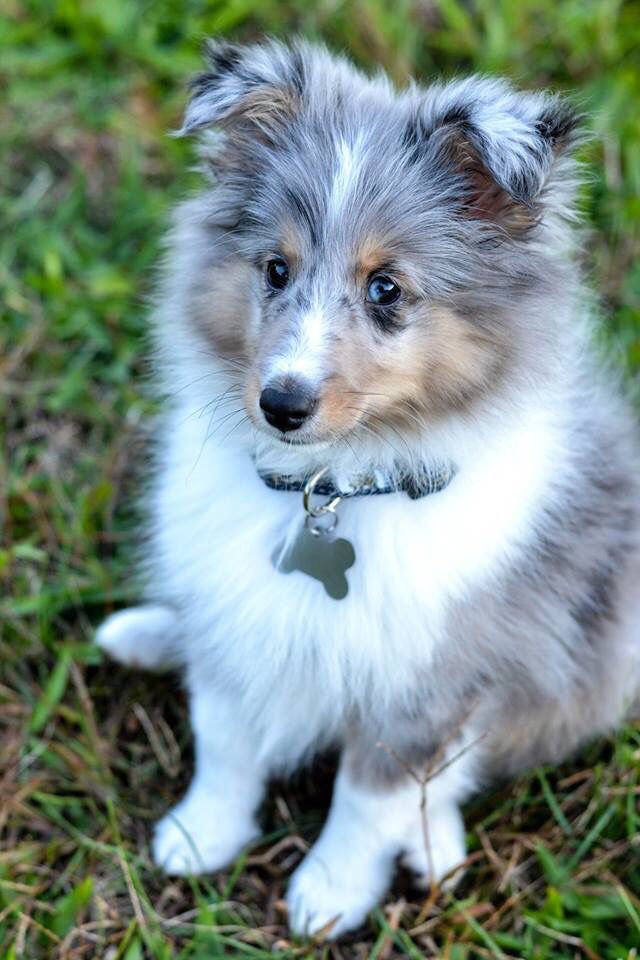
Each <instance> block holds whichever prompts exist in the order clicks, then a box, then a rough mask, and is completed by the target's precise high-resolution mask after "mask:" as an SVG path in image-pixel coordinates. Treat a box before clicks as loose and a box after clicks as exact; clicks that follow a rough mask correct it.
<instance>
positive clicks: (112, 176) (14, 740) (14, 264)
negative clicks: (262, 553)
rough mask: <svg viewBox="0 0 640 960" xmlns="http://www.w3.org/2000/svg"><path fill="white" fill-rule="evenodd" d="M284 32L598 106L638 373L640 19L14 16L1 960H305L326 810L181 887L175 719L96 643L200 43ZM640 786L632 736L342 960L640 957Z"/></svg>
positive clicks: (4, 465)
mask: <svg viewBox="0 0 640 960" xmlns="http://www.w3.org/2000/svg"><path fill="white" fill-rule="evenodd" d="M263 33H271V34H275V35H281V36H285V37H286V36H289V35H291V34H292V33H298V34H302V35H304V36H306V37H309V38H320V39H323V40H325V41H326V42H328V43H329V45H330V46H332V47H334V48H336V49H341V50H344V51H346V52H348V53H349V54H350V55H351V56H352V57H353V58H354V59H355V60H356V61H357V62H358V63H359V64H361V65H363V66H365V67H371V66H375V65H382V66H383V67H384V68H385V69H387V70H388V71H389V72H390V73H391V75H392V76H393V77H394V79H395V80H396V81H397V82H398V83H403V82H405V81H406V79H407V78H408V77H409V76H411V75H413V76H416V77H418V78H419V79H422V80H429V79H430V78H432V77H435V76H441V75H445V76H450V75H453V74H456V73H465V72H468V71H471V70H474V71H481V72H487V73H500V74H506V75H507V76H510V77H512V78H513V79H514V80H515V81H516V82H517V83H518V84H521V85H524V86H528V87H539V86H545V87H547V86H549V87H552V88H554V89H556V90H561V91H574V92H575V94H576V96H577V97H578V98H579V100H580V102H581V104H582V105H583V106H584V108H585V109H586V111H587V112H588V113H589V114H590V116H591V129H592V132H593V138H592V140H591V142H590V143H589V144H588V146H587V147H586V148H585V149H584V151H583V159H584V162H585V164H586V165H587V168H588V171H589V178H588V182H587V184H586V186H585V189H584V191H583V196H582V198H581V202H582V208H583V211H584V214H585V220H586V226H587V242H586V244H585V254H584V269H585V271H586V273H587V275H588V277H589V279H590V282H591V283H592V286H593V287H594V288H595V289H596V290H597V291H598V292H599V295H600V296H601V301H602V307H603V316H604V318H605V329H606V332H607V336H608V341H609V343H610V345H611V346H613V348H614V352H615V355H616V356H617V358H618V360H619V362H620V364H621V366H622V367H623V368H624V369H625V370H626V371H627V373H628V374H629V376H630V377H637V374H638V370H639V369H640V231H639V228H638V223H639V220H640V216H639V214H640V68H639V63H640V59H639V57H640V54H639V51H640V3H638V2H637V0H634V2H627V3H623V2H620V0H555V2H554V0H520V2H509V0H399V2H396V3H385V2H383V0H359V2H357V0H345V2H342V3H340V2H336V0H320V2H318V3H316V4H311V3H309V2H303V0H288V2H276V0H214V2H206V0H181V2H168V0H164V2H162V0H158V2H147V3H141V2H133V0H130V2H129V0H102V2H99V0H60V2H47V0H3V3H2V7H1V10H0V83H1V89H2V96H1V97H0V157H1V160H2V166H1V170H2V179H1V181H0V292H1V299H2V304H1V307H0V309H1V311H2V312H1V315H0V411H1V417H0V430H1V431H2V440H3V445H2V450H3V453H2V457H1V458H0V519H1V521H2V530H3V536H2V540H1V542H0V582H1V583H2V586H3V588H4V589H3V596H2V599H0V615H1V617H2V626H1V629H2V637H1V640H0V657H1V662H2V667H1V668H0V722H2V724H3V736H4V751H3V756H2V759H1V760H0V777H1V780H0V829H1V830H2V831H3V833H2V837H1V844H2V845H1V847H0V956H2V957H7V958H11V957H19V956H25V957H30V958H31V957H36V956H47V957H49V956H60V957H76V956H77V957H101V956H105V957H107V956H108V957H109V960H116V958H126V960H136V958H138V957H142V956H153V957H163V958H164V957H173V956H180V957H183V956H184V957H202V958H204V957H213V956H222V955H229V954H235V953H238V954H239V953H244V954H247V953H252V952H253V953H254V955H256V956H262V955H265V956H266V955H267V954H268V953H269V952H271V951H272V950H273V948H274V945H275V946H276V947H277V948H278V949H280V950H281V951H282V952H284V953H288V952H291V951H293V952H292V953H291V955H292V956H293V955H300V951H299V950H298V954H296V953H295V949H294V948H293V947H290V946H288V945H287V944H286V943H285V942H281V938H282V937H284V936H285V929H286V928H285V927H284V926H283V925H282V922H283V918H282V915H281V914H280V913H279V912H278V909H277V903H276V900H277V895H276V894H277V891H278V890H280V889H281V886H282V882H283V877H284V876H285V875H286V873H287V872H288V869H289V867H290V862H289V861H290V860H291V859H292V858H294V859H295V855H296V851H297V849H298V847H299V846H300V845H302V844H303V842H304V841H306V840H308V839H310V838H311V837H312V836H313V833H314V828H315V827H314V825H315V822H316V821H315V820H314V817H313V815H310V814H309V811H308V810H307V812H306V813H305V812H304V806H306V807H307V808H308V806H309V801H310V797H309V796H307V800H306V804H305V805H302V804H301V806H300V809H298V806H297V803H298V801H297V800H296V797H297V796H298V793H295V792H294V793H293V794H290V793H288V794H287V793H285V794H279V795H278V796H277V797H276V800H275V801H273V804H272V809H271V812H270V813H269V815H268V820H269V823H270V824H271V826H272V827H273V831H274V832H273V834H272V835H271V840H272V841H273V842H276V841H277V842H278V843H282V844H284V846H283V848H282V850H283V851H284V853H282V854H281V853H278V854H274V855H273V857H271V855H270V854H264V851H263V853H262V854H259V855H258V857H257V860H256V862H254V860H250V861H249V864H248V865H245V867H244V868H243V870H241V871H240V872H239V873H238V875H237V876H236V875H235V874H234V875H226V876H225V877H223V878H222V880H220V881H219V882H218V881H217V880H216V881H212V882H211V884H207V883H204V882H198V883H194V884H192V885H190V884H169V883H168V882H166V881H164V880H163V879H162V878H161V877H160V876H159V875H158V874H157V872H155V871H153V869H152V868H151V867H150V864H149V859H148V851H147V846H146V835H145V834H144V832H143V830H142V826H141V824H145V823H146V824H148V823H149V821H150V820H152V819H153V818H154V817H155V816H157V814H158V813H159V812H160V810H161V809H163V808H164V806H166V804H167V803H168V802H169V800H170V799H173V798H175V796H176V795H177V793H178V792H179V790H180V786H181V783H182V780H183V778H184V769H185V766H186V764H184V763H183V764H182V772H181V773H180V774H178V769H179V768H180V764H179V763H178V757H179V755H180V750H181V748H185V749H186V750H187V751H188V731H187V730H186V727H185V723H184V709H183V705H182V704H181V702H180V695H179V693H178V691H177V690H176V689H175V687H174V686H173V685H172V684H171V683H170V682H167V681H153V682H151V681H145V680H143V679H140V678H136V677H130V678H126V677H125V676H124V674H120V673H119V672H118V673H117V674H116V671H115V669H114V668H105V667H104V666H102V665H101V663H100V658H99V656H98V655H97V653H96V651H94V649H93V648H92V646H91V642H90V640H91V631H92V622H95V621H97V620H98V619H99V618H100V617H101V616H103V615H104V613H105V612H106V611H107V610H108V609H110V608H111V606H112V605H113V604H115V603H117V602H119V601H121V600H124V599H126V598H127V597H129V596H133V595H134V588H133V587H132V585H131V580H130V576H129V573H128V569H127V561H126V549H122V548H124V547H125V546H126V544H127V542H128V531H129V530H130V528H131V524H132V509H131V499H130V495H131V493H132V491H133V489H134V488H135V482H134V474H135V469H136V466H137V464H138V463H139V462H140V461H141V460H142V459H143V455H144V443H145V424H147V423H148V422H149V419H150V416H151V414H152V407H151V404H150V402H149V400H148V399H147V398H146V397H145V395H144V391H143V389H142V387H141V382H142V378H143V373H144V360H143V336H144V327H145V312H146V306H145V297H146V296H147V295H148V294H149V292H150V290H151V287H152V283H153V275H154V271H153V265H154V263H155V260H156V257H157V254H158V242H159V238H160V236H161V234H162V231H163V229H164V227H165V225H166V221H167V213H168V210H169V208H170V206H171V203H172V202H173V201H174V200H175V199H177V198H179V197H181V196H183V195H184V194H185V193H186V192H188V191H190V190H192V189H193V188H194V187H195V186H196V185H197V176H196V175H195V174H194V173H193V172H192V171H191V170H190V169H189V167H190V164H191V162H192V153H191V149H190V145H189V144H186V143H184V142H180V141H175V140H172V139H170V138H169V137H168V136H167V135H166V132H167V130H169V129H172V128H175V127H176V126H177V125H178V124H179V118H180V111H181V109H182V107H183V105H184V101H185V83H186V79H187V78H188V76H189V75H190V74H191V73H193V72H194V71H196V70H197V69H198V68H199V63H200V59H199V45H200V41H201V39H202V37H203V36H204V35H207V34H213V35H220V34H224V35H229V36H232V37H234V38H236V39H245V38H246V39H249V38H254V37H256V36H259V35H261V34H263ZM114 677H117V679H116V680H115V681H114ZM172 730H173V732H172ZM639 773H640V734H639V732H638V728H637V726H635V727H634V726H633V725H630V726H629V727H628V728H627V729H626V730H625V731H623V732H622V733H621V734H620V736H619V737H618V738H616V740H615V741H612V742H611V743H609V744H605V745H600V746H596V747H594V748H593V749H592V750H591V752H589V753H588V755H587V756H586V757H583V758H582V760H581V761H578V762H577V763H576V765H574V766H572V767H570V768H567V769H564V770H563V771H560V772H553V773H551V772H549V773H548V774H546V775H545V774H544V773H536V774H533V775H532V776H531V777H528V778H524V779H523V780H522V781H521V782H520V783H519V784H517V785H516V786H514V787H513V788H512V789H510V790H507V791H505V792H503V793H502V794H500V795H499V797H498V798H497V799H496V797H494V798H493V799H492V800H491V801H490V802H488V805H485V806H484V807H483V806H482V803H480V804H479V806H478V808H477V810H476V813H475V819H472V823H473V824H474V827H475V829H474V833H473V835H472V837H471V843H472V848H473V849H475V851H476V852H475V853H474V854H473V857H474V858H475V859H474V860H473V864H474V865H473V867H472V870H471V871H470V877H471V879H470V881H469V882H467V885H466V887H465V889H464V897H463V900H459V899H456V898H453V897H446V898H441V899H439V900H438V901H435V902H433V903H430V904H429V903H428V904H427V905H426V906H425V905H423V904H422V903H420V902H419V901H418V900H416V899H415V897H413V899H410V900H409V903H408V904H405V906H404V907H403V908H402V909H401V910H400V912H398V911H397V910H396V912H395V913H394V912H393V908H392V910H391V913H390V914H384V913H383V912H382V911H379V912H378V914H376V916H375V917H374V918H373V919H372V921H371V924H370V929H369V930H368V931H367V932H366V933H363V934H362V936H361V937H360V938H359V939H358V938H354V940H353V941H352V942H351V944H350V945H347V946H346V947H341V948H335V950H334V955H335V956H358V957H362V956H368V955H370V956H372V957H373V956H376V957H377V956H380V957H382V958H388V957H390V956H405V955H406V956H415V957H418V956H447V957H450V958H452V960H458V958H466V957H475V956H506V955H508V956H523V957H536V958H537V957H540V958H542V957H544V958H546V957H549V958H555V957H569V956H586V957H590V958H594V957H603V958H612V960H615V958H619V957H628V958H630V957H631V956H632V955H633V956H635V954H634V953H633V949H634V947H635V946H636V945H638V944H640V901H639V900H638V891H639V889H640V871H639V868H638V855H639V851H640V846H639V845H638V827H639V824H640V817H639V815H638V797H639V795H640V786H638V784H639V782H640V777H639ZM299 789H300V791H302V794H303V795H304V792H305V785H304V784H302V785H300V787H299ZM311 806H313V804H311ZM292 811H293V812H292ZM305 817H306V818H307V819H305ZM309 817H311V818H310V819H309ZM316 819H317V815H316ZM585 838H586V839H585ZM287 845H288V846H287ZM267 849H268V850H269V849H273V848H267ZM260 856H262V857H263V862H260ZM265 857H266V860H265ZM509 865H511V866H509ZM505 874H506V879H505ZM274 890H275V891H276V894H274V893H273V891H274ZM403 895H404V893H403V890H402V888H401V889H400V890H399V891H398V890H396V891H395V892H394V894H393V896H392V898H391V901H390V902H392V903H394V904H396V905H397V904H398V903H402V896H403ZM274 904H275V906H274ZM422 907H424V909H421V908H422ZM176 914H180V915H181V916H182V920H181V921H180V922H179V923H176V922H173V921H171V919H170V918H171V917H175V915H176ZM185 917H186V919H185ZM389 923H391V926H389ZM394 928H397V929H394ZM335 951H337V952H335ZM340 951H342V953H341V952H340ZM305 952H306V953H310V952H313V951H310V950H309V949H306V948H302V953H305Z"/></svg>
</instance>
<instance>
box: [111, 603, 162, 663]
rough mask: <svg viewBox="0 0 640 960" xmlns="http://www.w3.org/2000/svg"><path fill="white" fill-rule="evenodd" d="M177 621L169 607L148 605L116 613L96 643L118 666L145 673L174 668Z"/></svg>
mask: <svg viewBox="0 0 640 960" xmlns="http://www.w3.org/2000/svg"><path fill="white" fill-rule="evenodd" d="M177 639H178V618H177V616H176V614H175V612H174V611H173V610H170V609H169V607H161V606H152V605H150V604H149V605H145V606H140V607H130V608H129V609H128V610H121V611H120V612H119V613H113V614H112V615H111V616H110V617H107V619H106V620H105V621H104V623H103V624H102V626H101V627H99V629H98V631H97V632H96V637H95V640H96V643H97V644H98V646H99V647H102V649H103V650H104V651H105V653H108V654H109V656H110V657H113V659H114V660H117V661H118V662H119V663H124V664H125V665H126V666H129V667H142V668H144V669H146V670H162V669H166V668H169V667H172V666H175V665H176V664H177V662H178V657H177Z"/></svg>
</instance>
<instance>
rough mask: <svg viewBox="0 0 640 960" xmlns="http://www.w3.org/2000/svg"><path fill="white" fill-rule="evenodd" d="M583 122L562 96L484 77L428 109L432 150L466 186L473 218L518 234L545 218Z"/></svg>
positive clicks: (441, 91)
mask: <svg viewBox="0 0 640 960" xmlns="http://www.w3.org/2000/svg"><path fill="white" fill-rule="evenodd" d="M581 121H582V117H581V116H580V115H579V114H578V113H577V112H576V110H575V109H574V108H573V106H572V105H571V104H570V103H568V102H567V101H565V100H563V99H561V98H559V97H555V96H552V95H548V94H544V93H520V92H518V91H515V90H513V89H512V88H511V87H510V86H509V84H508V83H506V82H505V81H502V80H491V79H487V78H477V77H472V78H470V79H469V80H463V81H454V82H452V83H450V84H447V85H445V86H443V87H440V88H437V89H436V90H435V91H434V92H433V95H432V96H431V98H430V99H429V100H427V101H426V102H425V103H424V104H423V107H422V110H421V111H420V122H421V123H422V124H423V131H424V134H426V137H425V142H426V144H428V149H429V152H431V153H432V155H433V153H435V154H436V155H437V156H439V157H440V159H441V161H443V162H444V163H445V164H446V165H447V167H448V168H449V169H451V170H453V171H454V172H455V173H457V174H458V175H459V177H460V179H461V181H462V184H463V195H462V199H463V206H464V209H465V210H466V212H467V215H468V216H470V217H473V218H476V219H483V220H486V221H489V222H492V223H494V224H495V225H497V226H499V227H500V228H501V229H502V231H503V232H506V233H508V234H510V235H512V236H517V235H519V234H522V233H523V232H525V231H526V230H527V229H528V228H529V227H530V226H531V225H532V224H534V223H535V222H537V220H538V219H539V218H540V216H541V215H542V207H543V201H544V199H545V193H546V192H547V188H549V187H550V186H553V183H552V181H553V175H554V173H556V172H560V171H561V167H560V164H559V161H560V160H561V159H562V158H563V157H564V156H565V155H566V154H567V153H569V152H570V151H571V150H572V149H573V148H574V147H575V145H576V144H577V142H578V141H579V139H580V124H581ZM562 172H563V173H564V175H566V174H567V172H568V168H566V167H565V168H564V169H563V171H562Z"/></svg>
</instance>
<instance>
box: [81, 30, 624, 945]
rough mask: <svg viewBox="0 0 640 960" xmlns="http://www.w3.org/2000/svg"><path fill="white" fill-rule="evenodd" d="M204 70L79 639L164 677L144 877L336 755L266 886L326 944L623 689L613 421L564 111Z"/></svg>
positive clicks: (226, 851)
mask: <svg viewBox="0 0 640 960" xmlns="http://www.w3.org/2000/svg"><path fill="white" fill-rule="evenodd" d="M207 59H208V66H207V70H206V72H204V73H203V74H202V75H201V76H199V77H197V79H196V80H195V81H194V83H193V96H192V99H191V102H190V104H189V107H188V109H187V111H186V117H185V121H184V126H183V127H182V130H181V131H180V133H182V134H192V133H196V132H200V131H206V132H205V134H204V136H203V138H202V147H201V150H202V159H203V165H204V167H205V168H206V170H207V171H208V173H209V174H210V176H211V179H212V183H211V185H210V186H209V187H208V188H207V190H206V191H205V192H204V193H203V194H202V195H201V196H198V197H196V198H195V199H191V200H189V201H187V202H186V203H183V204H182V205H181V206H180V207H179V208H178V210H177V213H176V216H175V225H174V229H173V232H172V235H171V239H170V242H169V250H168V253H167V256H166V266H165V271H164V280H163V282H162V284H161V288H160V296H159V300H158V305H157V310H156V312H155V318H154V333H155V342H156V347H157V350H156V356H157V371H158V384H159V390H160V391H162V393H163V394H166V395H167V398H168V399H167V402H166V413H165V416H164V420H163V423H162V427H161V429H160V430H159V431H158V436H157V442H156V457H155V468H154V470H153V481H152V484H151V486H150V489H149V490H148V492H147V493H146V494H145V507H146V508H147V510H148V513H149V524H148V534H149V535H148V538H147V540H146V541H145V557H144V561H143V566H144V570H145V579H146V584H147V587H146V601H147V602H146V603H145V604H144V605H142V606H139V607H135V608H133V609H129V610H124V611H122V612H119V613H116V614H114V615H113V616H111V617H109V619H108V620H107V621H106V622H105V624H104V625H103V626H102V627H101V629H100V630H99V632H98V642H99V643H100V645H101V646H102V647H103V648H104V649H105V650H106V651H108V652H109V653H110V654H111V655H112V656H113V657H115V658H116V659H117V660H120V661H121V662H123V663H128V664H132V665H138V666H142V667H146V668H161V667H167V666H176V667H180V668H181V669H182V670H183V672H184V677H185V682H186V685H187V687H188V690H189V694H190V703H191V721H192V725H193V732H194V736H195V747H196V769H195V775H194V778H193V781H192V783H191V786H190V787H189V790H188V792H187V794H186V796H185V798H184V799H183V800H182V802H181V803H179V804H178V806H177V807H176V808H175V809H174V810H173V811H172V812H171V813H170V814H169V815H167V816H166V817H165V819H164V820H162V822H161V823H160V824H159V826H158V828H157V830H156V833H155V838H154V844H153V850H154V856H155V859H156V861H157V862H158V863H159V864H161V865H162V866H163V867H164V868H165V869H166V870H167V871H168V872H169V873H171V874H185V873H189V872H195V871H214V870H217V869H219V868H221V867H224V866H226V865H227V864H229V862H230V861H232V860H233V859H234V857H236V856H237V855H238V854H239V852H240V851H241V850H242V849H243V847H245V845H246V844H248V843H249V842H250V841H252V840H253V839H254V838H255V837H256V836H258V833H259V829H258V825H257V821H256V811H257V809H258V807H259V805H260V802H261V798H262V796H263V793H264V790H265V785H266V784H267V782H268V780H269V778H270V777H272V776H273V775H274V774H282V773H283V772H285V773H286V772H287V771H291V770H292V769H293V768H295V767H296V766H298V765H299V764H301V763H303V762H305V761H307V760H308V759H309V758H310V757H311V756H312V755H313V754H314V753H315V752H317V751H318V750H320V749H323V748H326V747H329V746H332V745H334V746H335V745H337V746H339V747H340V748H341V763H340V768H339V772H338V776H337V780H336V784H335V792H334V797H333V802H332V806H331V810H330V813H329V817H328V820H327V823H326V824H325V827H324V829H323V830H322V833H321V835H320V837H319V839H318V841H317V842H316V844H315V846H314V847H313V848H312V850H311V852H310V853H309V854H308V855H307V857H306V858H305V859H304V861H303V863H302V864H301V865H300V866H299V867H298V869H297V870H296V872H295V874H294V876H293V878H292V880H291V883H290V886H289V892H288V905H289V916H290V923H291V927H292V929H293V931H294V932H296V933H299V934H312V933H315V932H317V931H323V932H324V933H327V931H328V932H329V935H330V936H337V935H339V934H340V933H342V932H343V931H346V930H350V929H353V928H354V927H357V926H358V925H359V924H361V923H362V921H363V920H364V919H365V917H366V914H367V912H368V911H369V910H370V909H371V908H372V907H373V906H374V905H375V904H376V902H377V901H378V900H379V899H380V897H381V896H382V895H383V894H384V893H385V890H386V889H387V887H388V885H389V883H390V881H391V878H392V874H393V869H394V864H395V861H396V858H397V857H399V856H400V857H402V858H403V859H404V862H405V863H406V864H407V865H408V866H409V867H410V869H411V870H413V871H414V873H415V874H416V875H417V877H418V879H419V880H421V881H422V882H423V883H424V882H430V881H440V880H441V879H443V878H447V877H448V878H451V877H452V876H453V875H454V874H455V868H456V867H459V865H460V864H461V863H462V861H463V860H464V857H465V846H464V828H463V821H462V818H461V814H460V804H461V803H462V802H463V801H464V800H465V798H467V797H468V796H469V795H470V794H471V793H472V792H473V791H475V790H477V789H478V788H479V787H480V786H482V785H483V784H486V783H488V782H490V781H492V780H493V779H494V778H496V777H509V776H511V775H513V774H515V773H516V772H517V771H520V770H523V769H525V768H528V767H531V766H532V765H535V764H539V763H546V762H550V761H557V760H560V759H561V758H563V757H565V756H567V755H568V754H570V753H571V752H572V751H574V750H575V749H576V748H577V747H578V746H579V745H580V744H581V743H582V742H583V741H585V740H586V739H587V738H589V737H593V736H594V735H597V734H599V733H601V732H604V731H607V730H609V729H611V728H612V727H613V725H615V724H616V723H617V722H619V720H620V719H621V718H622V716H623V715H624V714H625V712H626V711H627V710H628V709H629V708H630V707H631V706H632V705H633V703H634V699H635V698H636V696H637V692H638V687H639V685H640V597H639V592H638V584H639V582H640V533H639V531H640V520H639V517H638V505H639V503H640V499H639V479H638V478H639V476H640V471H639V470H638V466H639V458H638V447H637V443H636V438H635V436H634V433H635V425H634V422H633V417H632V415H631V412H630V409H629V408H628V406H627V405H626V404H625V402H624V401H623V400H622V399H620V397H619V391H618V388H617V387H616V386H615V385H614V384H613V383H612V381H613V377H612V376H611V374H610V373H607V372H606V370H605V369H604V366H603V364H602V363H601V362H599V361H598V360H596V359H594V356H595V353H594V351H593V350H592V349H591V347H590V339H591V323H590V321H589V318H588V315H589V308H588V304H587V299H586V297H585V295H584V290H583V289H582V286H581V281H580V276H579V269H578V266H577V265H576V256H575V252H576V244H575V241H574V230H573V228H572V221H573V220H574V219H575V217H574V211H573V195H574V192H575V188H576V185H577V182H578V176H577V165H576V163H575V161H574V160H573V159H572V158H571V156H570V154H571V151H572V148H573V147H574V146H575V144H576V142H577V139H578V136H579V134H578V132H577V130H578V118H577V117H576V115H575V112H574V111H573V109H572V108H571V107H570V106H569V105H568V104H567V103H565V102H563V101H562V100H560V99H558V98H556V97H555V96H550V95H547V94H543V93H519V92H516V91H514V90H513V89H512V88H511V87H510V86H509V85H508V84H507V83H506V82H503V81H501V80H495V79H487V78H478V77H472V78H470V79H465V80H456V81H453V82H450V83H447V84H443V85H434V86H430V87H428V88H426V89H425V88H422V87H420V86H417V85H412V86H410V87H408V88H407V89H405V90H403V91H401V92H397V91H394V90H393V89H392V87H391V86H390V84H389V82H388V81H387V80H386V79H385V78H384V77H383V76H376V77H375V78H373V79H371V78H368V77H365V76H364V75H363V74H362V73H361V72H359V71H358V70H356V69H355V68H354V67H353V66H351V65H350V64H349V63H348V62H347V61H345V60H344V59H342V58H340V57H335V56H332V55H330V54H329V53H328V52H327V51H326V50H324V49H323V48H321V47H316V46H312V45H307V44H306V43H294V44H292V45H291V46H285V45H282V44H280V43H277V42H271V41H269V42H265V43H262V44H257V45H251V46H246V47H243V46H236V45H231V44H227V43H216V42H212V43H210V44H209V45H208V47H207ZM425 771H430V773H429V782H428V785H427V788H426V789H427V797H428V805H427V809H428V818H427V823H426V827H427V833H428V836H427V838H425V831H424V829H423V827H424V826H425V824H424V823H423V817H422V814H421V787H420V784H419V783H417V782H416V779H418V780H419V779H420V777H422V776H423V775H424V772H425ZM425 839H426V840H428V842H425Z"/></svg>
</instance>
